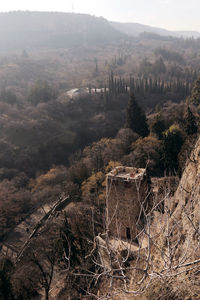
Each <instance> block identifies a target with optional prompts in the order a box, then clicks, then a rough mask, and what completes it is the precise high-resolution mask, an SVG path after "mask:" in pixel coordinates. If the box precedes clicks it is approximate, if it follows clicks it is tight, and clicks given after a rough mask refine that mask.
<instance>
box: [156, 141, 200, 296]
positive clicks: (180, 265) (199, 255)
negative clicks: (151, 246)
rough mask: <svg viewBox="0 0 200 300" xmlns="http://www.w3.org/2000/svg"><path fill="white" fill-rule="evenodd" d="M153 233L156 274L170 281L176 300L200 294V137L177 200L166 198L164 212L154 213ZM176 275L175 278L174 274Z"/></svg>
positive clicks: (176, 193) (175, 196) (175, 195)
mask: <svg viewBox="0 0 200 300" xmlns="http://www.w3.org/2000/svg"><path fill="white" fill-rule="evenodd" d="M152 231H153V233H154V235H155V234H157V238H156V239H154V242H155V244H156V247H157V249H158V247H159V249H160V250H155V252H154V254H153V255H152V260H153V261H154V263H155V265H156V271H158V272H162V271H161V270H164V269H165V270H166V271H165V272H163V273H162V274H164V275H167V276H168V277H167V276H165V280H166V278H167V280H168V281H170V288H171V290H172V291H173V295H174V296H175V297H177V298H175V299H199V295H200V275H199V273H200V138H199V139H198V140H197V142H196V145H195V147H194V150H193V151H192V153H191V155H190V157H189V159H188V161H187V164H186V167H185V170H184V172H183V175H182V178H181V180H180V182H179V185H178V188H177V190H176V192H175V194H174V196H173V197H171V198H170V197H169V198H166V199H165V204H164V213H163V214H160V213H158V212H155V213H154V221H153V223H152ZM174 274H175V275H174Z"/></svg>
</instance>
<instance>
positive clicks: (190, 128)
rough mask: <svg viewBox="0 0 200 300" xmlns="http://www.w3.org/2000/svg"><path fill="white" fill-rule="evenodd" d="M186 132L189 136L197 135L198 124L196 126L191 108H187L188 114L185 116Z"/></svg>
mask: <svg viewBox="0 0 200 300" xmlns="http://www.w3.org/2000/svg"><path fill="white" fill-rule="evenodd" d="M185 131H186V133H187V135H192V134H195V133H197V124H196V120H195V116H194V115H193V113H192V112H191V110H190V107H189V106H188V108H187V112H186V115H185Z"/></svg>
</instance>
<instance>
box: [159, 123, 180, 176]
mask: <svg viewBox="0 0 200 300" xmlns="http://www.w3.org/2000/svg"><path fill="white" fill-rule="evenodd" d="M182 145H183V137H182V134H181V131H180V129H179V127H178V126H177V125H172V126H171V127H170V128H169V129H168V130H166V131H165V133H164V135H163V163H164V167H165V170H166V171H167V172H169V174H170V173H171V174H175V172H176V171H177V170H178V154H179V152H180V150H181V146H182Z"/></svg>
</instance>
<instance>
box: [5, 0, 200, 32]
mask: <svg viewBox="0 0 200 300" xmlns="http://www.w3.org/2000/svg"><path fill="white" fill-rule="evenodd" d="M16 10H30V11H59V12H75V13H88V14H91V15H95V16H102V17H104V18H106V19H108V20H111V21H119V22H136V23H141V24H146V25H151V26H156V27H161V28H165V29H169V30H196V31H200V17H199V14H200V0H6V1H3V0H1V2H0V12H7V11H16Z"/></svg>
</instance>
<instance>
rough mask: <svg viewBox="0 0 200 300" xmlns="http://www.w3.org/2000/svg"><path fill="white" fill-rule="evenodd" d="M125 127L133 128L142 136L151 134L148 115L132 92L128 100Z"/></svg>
mask: <svg viewBox="0 0 200 300" xmlns="http://www.w3.org/2000/svg"><path fill="white" fill-rule="evenodd" d="M125 128H130V129H132V130H133V131H134V132H136V133H137V134H139V135H140V136H142V137H145V136H147V135H148V134H149V129H148V125H147V121H146V116H145V114H144V112H143V111H142V109H141V107H140V106H139V105H138V104H137V102H136V100H135V96H134V94H131V96H130V98H129V101H128V106H127V111H126V122H125Z"/></svg>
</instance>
